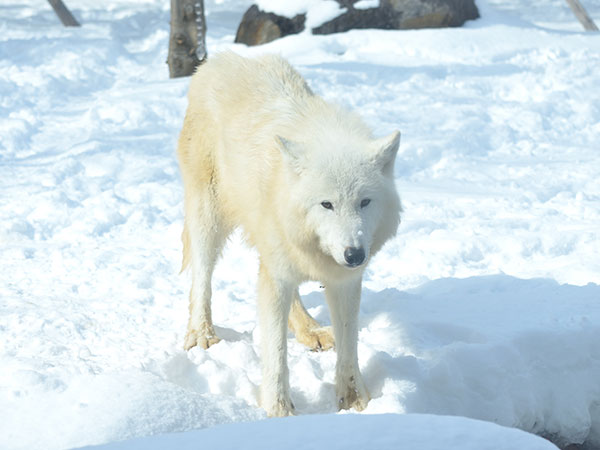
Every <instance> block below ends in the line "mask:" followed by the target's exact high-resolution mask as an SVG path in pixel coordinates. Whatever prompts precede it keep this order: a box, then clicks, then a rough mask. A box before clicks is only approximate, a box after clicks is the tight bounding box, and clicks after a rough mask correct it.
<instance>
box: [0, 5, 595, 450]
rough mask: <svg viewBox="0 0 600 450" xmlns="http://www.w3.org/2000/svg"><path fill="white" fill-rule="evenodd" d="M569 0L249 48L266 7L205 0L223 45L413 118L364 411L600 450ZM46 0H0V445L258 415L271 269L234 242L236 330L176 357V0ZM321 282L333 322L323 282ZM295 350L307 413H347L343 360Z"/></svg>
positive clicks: (579, 42) (578, 39)
mask: <svg viewBox="0 0 600 450" xmlns="http://www.w3.org/2000/svg"><path fill="white" fill-rule="evenodd" d="M559 3H560V4H559ZM563 3H564V2H556V1H551V0H542V1H540V2H535V4H531V5H529V4H527V5H525V4H524V3H523V2H522V1H520V0H497V1H496V0H494V1H487V2H483V1H479V2H478V7H479V8H480V11H481V12H482V16H483V17H484V18H483V19H481V20H477V21H473V22H469V24H468V26H467V27H465V28H461V29H446V30H420V31H406V32H396V31H383V30H360V31H359V30H356V31H352V32H349V33H343V34H337V35H328V36H311V35H309V34H303V35H296V36H289V37H287V38H285V39H281V40H278V41H274V42H272V43H270V44H268V45H265V46H261V47H258V48H246V47H243V46H240V45H233V44H231V42H232V41H233V36H234V34H235V30H236V27H237V24H238V23H239V20H240V18H241V16H242V14H243V12H244V11H245V10H246V8H247V7H248V6H249V4H250V2H249V1H243V0H228V1H227V2H219V1H215V2H210V1H207V2H206V14H207V20H208V36H207V41H208V48H209V52H210V53H214V52H216V51H218V50H224V49H233V50H234V51H237V52H239V53H242V54H246V55H250V56H251V55H255V54H258V53H260V52H276V53H281V54H283V55H284V56H285V57H287V58H288V59H290V60H291V62H292V63H293V64H294V65H295V66H296V67H298V69H299V70H300V71H301V72H302V74H303V75H304V76H305V77H306V78H307V80H308V82H309V84H310V85H311V86H312V87H313V89H314V90H315V91H317V92H318V93H320V94H322V95H323V96H325V97H326V98H327V99H329V100H333V101H337V102H340V103H342V104H344V105H347V106H349V107H351V108H355V109H357V110H358V111H359V112H360V113H361V114H362V115H363V116H364V118H365V119H366V120H367V122H368V123H369V124H371V125H372V126H373V128H374V130H375V132H376V134H377V135H384V134H387V133H389V132H390V131H392V130H393V129H395V128H400V129H401V131H402V133H403V137H402V144H401V154H400V157H399V160H398V163H397V165H396V167H395V174H396V178H397V186H398V188H399V190H400V193H401V196H402V199H403V203H404V206H405V210H406V211H405V214H404V216H403V222H402V225H401V227H400V230H399V231H400V232H399V234H398V236H397V237H396V238H395V239H394V240H393V241H392V242H390V244H389V245H388V246H386V247H385V249H383V250H382V252H381V253H380V254H379V255H378V256H377V258H375V260H374V261H373V262H372V264H371V265H370V267H369V269H368V271H367V273H366V275H365V290H364V302H363V304H362V307H361V332H360V342H359V357H360V364H361V369H362V370H363V372H364V376H365V380H366V382H367V385H368V387H369V389H370V391H371V395H372V397H373V400H372V401H371V403H370V404H369V407H368V409H367V411H366V413H372V414H378V413H428V414H446V415H464V416H468V417H471V418H477V419H484V420H488V421H491V422H495V423H497V424H501V425H507V426H511V427H518V428H522V429H524V430H527V431H531V432H534V433H539V434H543V435H547V436H549V437H551V438H553V439H554V440H555V441H556V442H558V443H560V444H565V443H581V442H584V441H585V442H587V443H588V444H589V445H590V446H593V445H597V446H598V445H600V385H599V384H598V380H599V379H600V347H599V344H598V343H599V342H600V329H599V328H600V325H599V324H600V308H599V307H598V306H599V302H600V286H598V285H597V284H593V283H599V282H600V239H598V223H600V160H599V159H598V154H597V150H598V136H599V135H600V106H599V105H600V89H599V88H598V87H599V86H598V67H600V35H598V34H592V33H587V34H586V33H583V32H579V27H580V25H579V24H578V23H577V22H576V21H575V19H574V18H573V17H572V13H571V12H570V11H569V9H568V6H567V5H566V3H565V4H563ZM41 5H42V4H40V3H39V2H37V1H36V2H34V1H33V0H28V1H26V2H21V3H19V4H15V5H12V6H11V5H9V6H6V7H5V8H3V9H0V18H1V20H0V30H1V31H2V33H0V54H1V55H2V58H0V137H1V139H0V367H2V371H0V447H3V448H11V449H15V448H27V449H35V448H43V449H62V448H68V447H73V446H82V445H90V444H99V443H103V442H110V441H115V440H122V439H128V438H132V437H136V436H148V435H154V434H159V433H166V432H173V431H184V430H190V429H196V428H205V427H212V426H214V425H216V424H220V423H225V422H243V421H253V420H258V419H261V418H264V413H263V412H262V410H260V409H259V408H258V406H257V402H256V392H257V389H258V386H259V384H260V360H259V357H258V345H257V344H258V342H257V333H255V331H254V330H255V314H256V313H255V305H254V298H255V297H254V296H255V286H254V285H255V281H256V271H257V260H256V254H255V253H254V252H253V251H251V250H249V249H248V248H247V247H245V246H244V244H243V242H241V239H240V238H239V235H237V236H236V237H235V238H234V239H232V241H231V242H230V243H229V245H228V246H227V248H226V250H225V255H224V259H223V261H221V263H220V264H219V265H218V267H217V269H216V271H215V279H214V285H213V292H214V314H213V316H214V319H215V321H216V324H217V332H218V333H219V335H220V336H221V337H223V338H224V340H223V341H221V342H220V343H219V344H218V345H216V346H214V347H212V348H211V349H209V350H208V351H203V350H201V349H193V350H192V351H190V352H184V351H182V350H181V347H182V342H183V335H184V332H185V326H186V321H187V291H188V288H189V283H188V280H187V277H185V276H182V277H180V276H178V275H177V273H178V271H179V263H180V248H181V247H180V245H181V244H180V241H179V235H180V232H181V227H182V207H181V201H182V189H181V183H180V180H179V174H178V169H177V163H176V161H175V157H174V149H175V145H176V139H177V134H178V132H179V129H180V127H181V123H182V120H183V115H184V111H185V106H186V99H185V94H186V90H187V84H188V82H189V81H188V80H186V79H179V80H168V79H167V74H168V71H167V67H166V65H165V64H164V61H165V59H166V51H167V46H166V41H167V39H168V22H169V11H168V7H169V6H168V3H165V2H163V1H162V0H161V1H159V0H143V1H142V0H136V1H116V0H114V1H107V2H103V3H102V5H100V6H98V3H97V2H96V1H92V0H81V1H78V2H77V4H72V5H69V6H70V7H72V8H74V9H73V13H74V15H75V16H76V17H77V18H78V19H79V20H80V21H81V22H82V23H83V24H84V26H83V27H82V28H81V29H72V28H68V29H67V28H62V27H61V26H60V23H59V21H58V19H57V18H56V17H55V15H54V13H53V12H52V10H51V9H50V8H49V7H48V5H46V6H45V7H42V6H41ZM586 7H587V9H588V11H589V12H590V14H591V15H592V17H594V19H596V20H599V19H600V2H598V1H588V2H586ZM532 22H535V23H532ZM301 292H302V294H303V296H304V299H305V303H306V304H307V306H308V308H309V310H310V312H311V313H312V314H313V315H315V316H316V317H317V319H318V320H320V321H321V322H323V323H329V319H328V315H327V310H326V308H325V306H324V302H323V298H322V295H321V293H320V290H319V285H318V284H316V283H312V284H307V285H305V286H303V287H302V291H301ZM288 342H289V363H290V372H291V385H292V397H293V399H294V402H295V404H296V406H297V407H298V411H299V412H300V413H301V414H311V413H321V414H322V413H334V412H335V392H334V387H333V381H334V380H333V376H334V365H335V353H333V352H325V353H312V352H309V351H307V350H306V349H305V348H304V347H303V346H301V345H300V344H298V343H297V342H296V341H295V339H294V338H293V337H292V336H291V335H290V339H289V341H288ZM300 419H303V418H300ZM306 420H310V418H308V419H306ZM332 420H333V419H332ZM373 420H375V421H378V420H379V419H373ZM399 420H400V419H399ZM402 420H419V419H410V418H406V419H402ZM432 420H433V419H432ZM440 420H441V419H440ZM274 423H278V422H274ZM405 423H409V422H405ZM468 424H469V422H467V421H465V422H460V424H459V425H456V426H457V427H462V426H463V425H464V427H465V428H469V429H471V428H473V431H474V432H475V426H474V425H473V427H472V426H471V425H472V424H471V425H468ZM259 426H263V425H259ZM264 426H266V427H268V426H269V422H267V425H264ZM421 426H426V425H425V423H424V422H423V424H422V425H421ZM427 426H429V425H427ZM415 427H417V428H418V426H417V425H415ZM407 428H409V429H410V428H411V427H407ZM418 431H419V430H418V429H417V430H415V432H418ZM215 433H217V431H215ZM379 434H381V433H380V432H378V434H375V437H376V436H377V435H379ZM371 437H372V438H373V436H371ZM432 438H435V435H434V436H432ZM183 439H186V438H183ZM496 444H498V445H502V444H503V439H500V440H499V442H497V443H496ZM423 445H425V444H423ZM494 448H497V447H494ZM523 448H525V446H523ZM527 448H529V447H527Z"/></svg>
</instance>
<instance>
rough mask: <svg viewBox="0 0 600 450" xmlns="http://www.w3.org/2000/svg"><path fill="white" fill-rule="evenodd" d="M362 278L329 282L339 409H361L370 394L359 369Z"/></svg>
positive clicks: (327, 290) (326, 292)
mask: <svg viewBox="0 0 600 450" xmlns="http://www.w3.org/2000/svg"><path fill="white" fill-rule="evenodd" d="M361 284H362V279H361V278H358V277H357V278H356V279H350V280H347V281H345V282H339V283H337V284H336V283H327V288H326V290H325V297H326V298H327V304H328V305H329V311H330V314H331V322H332V324H333V332H334V335H335V343H336V350H337V364H336V369H335V391H336V394H337V399H338V408H339V409H350V408H354V409H356V410H357V411H362V410H363V409H365V408H366V407H367V404H368V403H369V400H370V398H371V397H370V396H369V392H368V391H367V388H366V386H365V383H364V382H363V379H362V376H361V374H360V370H359V368H358V355H357V344H358V310H359V306H360V292H361Z"/></svg>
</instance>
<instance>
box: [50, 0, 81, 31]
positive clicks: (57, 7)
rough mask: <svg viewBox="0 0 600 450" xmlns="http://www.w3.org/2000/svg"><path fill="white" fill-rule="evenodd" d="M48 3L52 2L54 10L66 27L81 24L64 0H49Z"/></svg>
mask: <svg viewBox="0 0 600 450" xmlns="http://www.w3.org/2000/svg"><path fill="white" fill-rule="evenodd" d="M48 3H50V6H52V9H54V12H55V13H56V15H57V16H58V18H59V19H60V21H61V22H62V24H63V25H64V26H65V27H78V26H80V25H79V22H77V20H75V17H73V14H71V12H70V11H69V10H68V9H67V7H66V6H65V4H64V3H63V2H62V0H48Z"/></svg>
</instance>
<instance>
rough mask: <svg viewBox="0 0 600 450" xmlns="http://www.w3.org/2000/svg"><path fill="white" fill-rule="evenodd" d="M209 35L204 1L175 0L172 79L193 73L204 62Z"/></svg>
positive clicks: (172, 1) (170, 63) (172, 37)
mask: <svg viewBox="0 0 600 450" xmlns="http://www.w3.org/2000/svg"><path fill="white" fill-rule="evenodd" d="M205 36H206V23H205V19H204V1H203V0H171V36H170V38H169V57H168V59H167V63H168V64H169V76H170V77H171V78H176V77H185V76H188V75H191V74H192V73H194V70H195V69H196V67H197V66H198V65H199V64H202V63H203V62H204V60H205V59H206V43H205Z"/></svg>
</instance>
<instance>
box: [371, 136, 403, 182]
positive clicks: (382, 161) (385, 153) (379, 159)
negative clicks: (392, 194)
mask: <svg viewBox="0 0 600 450" xmlns="http://www.w3.org/2000/svg"><path fill="white" fill-rule="evenodd" d="M370 147H371V155H372V160H373V162H374V163H375V164H376V165H377V166H379V167H380V168H381V171H382V172H383V173H384V174H385V175H391V174H392V173H393V171H394V161H395V160H396V154H397V153H398V148H399V147H400V132H399V131H394V132H393V133H392V134H390V135H388V136H385V137H382V138H379V139H375V140H374V141H373V142H372V143H371V146H370Z"/></svg>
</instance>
